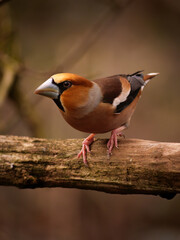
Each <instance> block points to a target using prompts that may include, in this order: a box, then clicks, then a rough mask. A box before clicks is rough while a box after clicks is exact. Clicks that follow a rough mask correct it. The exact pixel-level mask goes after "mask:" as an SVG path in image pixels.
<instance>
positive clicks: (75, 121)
mask: <svg viewBox="0 0 180 240" xmlns="http://www.w3.org/2000/svg"><path fill="white" fill-rule="evenodd" d="M62 115H63V117H64V119H65V120H66V121H67V122H68V123H69V124H70V125H71V126H72V127H73V128H75V129H77V130H79V131H82V132H87V133H105V132H109V131H112V130H113V129H116V128H118V127H120V126H122V125H124V124H126V123H127V122H128V121H129V118H130V115H131V114H129V113H128V112H126V111H122V112H121V113H119V114H115V113H114V110H113V109H112V107H111V108H107V107H106V108H102V107H101V108H99V107H98V108H97V109H96V110H95V111H93V112H92V113H89V114H88V115H86V116H84V117H82V118H75V117H72V116H71V115H68V114H62Z"/></svg>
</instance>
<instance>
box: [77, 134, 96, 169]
mask: <svg viewBox="0 0 180 240" xmlns="http://www.w3.org/2000/svg"><path fill="white" fill-rule="evenodd" d="M94 136H95V134H94V133H92V134H90V135H89V136H88V137H87V138H86V139H85V140H84V141H83V142H82V149H81V151H80V152H79V154H78V158H80V157H81V155H82V156H83V162H84V164H85V165H86V166H88V162H87V156H86V153H87V152H90V149H89V146H90V145H91V143H92V142H94Z"/></svg>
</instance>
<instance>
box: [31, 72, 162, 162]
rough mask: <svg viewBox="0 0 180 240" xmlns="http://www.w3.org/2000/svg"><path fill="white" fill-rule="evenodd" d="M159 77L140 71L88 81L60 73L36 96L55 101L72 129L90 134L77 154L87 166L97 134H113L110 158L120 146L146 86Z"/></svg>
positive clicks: (110, 141) (108, 144)
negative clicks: (118, 139)
mask: <svg viewBox="0 0 180 240" xmlns="http://www.w3.org/2000/svg"><path fill="white" fill-rule="evenodd" d="M156 75H158V73H149V74H147V75H143V74H142V71H138V72H136V73H133V74H127V75H125V74H118V75H114V76H110V77H106V78H101V79H96V80H94V81H89V80H87V79H86V78H83V77H81V76H78V75H76V74H72V73H59V74H55V75H53V76H52V77H50V78H49V79H48V80H47V81H45V82H44V83H43V84H42V85H40V86H39V87H38V88H37V89H36V90H35V93H36V94H40V95H43V96H46V97H49V98H52V99H53V101H54V102H55V104H56V105H57V107H58V108H59V111H60V112H61V114H62V116H63V118H64V119H65V120H66V122H68V123H69V124H70V125H71V126H72V127H74V128H75V129H77V130H79V131H82V132H87V133H91V134H90V135H89V136H88V137H87V138H86V139H85V140H84V141H83V143H82V149H81V151H80V153H79V154H78V158H79V157H80V156H81V155H82V156H83V161H84V163H85V164H86V165H87V158H86V152H90V149H89V145H90V144H91V143H92V142H93V141H94V135H95V134H96V133H106V132H109V131H111V137H110V139H109V141H108V143H107V149H108V153H109V155H110V154H111V152H112V149H113V147H114V146H115V147H118V144H117V136H123V134H122V131H123V130H124V129H125V128H127V127H128V125H129V123H130V119H131V117H132V115H133V113H134V110H135V108H136V104H137V102H138V100H139V98H140V96H141V93H142V90H143V88H144V86H145V85H146V83H147V82H148V81H149V79H151V78H153V77H155V76H156Z"/></svg>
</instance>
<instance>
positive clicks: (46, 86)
mask: <svg viewBox="0 0 180 240" xmlns="http://www.w3.org/2000/svg"><path fill="white" fill-rule="evenodd" d="M34 93H36V94H39V95H43V96H45V97H49V98H52V99H58V97H59V88H58V86H57V85H55V84H54V83H53V80H52V78H49V79H48V80H47V81H45V82H44V83H43V84H41V85H40V86H39V87H38V88H37V89H36V90H35V91H34Z"/></svg>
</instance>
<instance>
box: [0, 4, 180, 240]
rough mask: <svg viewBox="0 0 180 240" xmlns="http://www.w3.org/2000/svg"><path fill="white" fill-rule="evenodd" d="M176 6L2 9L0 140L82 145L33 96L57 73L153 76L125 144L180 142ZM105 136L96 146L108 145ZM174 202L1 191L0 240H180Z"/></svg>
mask: <svg viewBox="0 0 180 240" xmlns="http://www.w3.org/2000/svg"><path fill="white" fill-rule="evenodd" d="M179 26H180V2H179V1H178V0H174V1H173V0H151V1H143V0H131V1H129V0H112V1H110V0H76V1H73V0H67V1H62V0H59V1H58V0H47V1H43V0H36V1H23V0H14V1H7V2H6V1H5V3H3V0H1V1H0V116H1V117H0V134H8V135H25V136H35V137H46V138H59V139H65V138H82V137H85V136H87V134H85V133H81V132H78V131H76V130H74V129H72V128H71V127H70V126H69V125H67V123H65V122H64V120H63V119H62V117H61V115H60V114H59V111H58V109H57V107H56V106H55V104H54V103H53V102H52V101H50V100H49V99H45V98H42V97H40V96H36V95H34V94H33V92H34V90H35V88H36V87H37V86H39V85H40V84H41V83H42V82H43V81H45V80H46V79H47V78H49V76H50V75H52V74H54V73H57V72H73V73H77V74H79V75H82V76H85V77H87V78H89V79H93V78H98V77H103V76H108V75H112V74H118V73H133V72H135V71H137V70H144V71H145V73H148V72H160V75H159V76H158V77H156V78H155V79H153V80H152V81H151V82H150V83H149V84H148V86H147V87H146V88H145V90H144V92H143V96H142V98H141V100H140V102H139V104H138V107H137V109H136V112H135V114H134V116H133V118H132V122H131V126H130V128H129V129H128V130H127V131H126V132H125V134H126V137H127V138H130V137H131V138H142V139H150V140H157V141H171V142H179V141H180V130H179V123H180V111H179V108H180V107H179V106H180V97H179V90H180V80H179V67H180V61H179V59H180V54H179V52H180V51H179V50H180V48H179V43H180V27H179ZM108 136H109V134H104V135H99V136H98V137H101V138H104V137H108ZM179 216H180V197H179V196H176V197H175V198H174V199H172V200H170V201H168V200H166V199H162V198H160V197H153V196H143V195H139V196H137V195H132V196H123V195H111V194H105V193H99V192H95V191H83V190H75V189H60V188H57V189H34V190H19V189H16V188H11V187H0V240H10V239H13V240H14V239H15V240H26V239H27V240H30V239H34V240H39V239H40V240H41V239H43V240H56V239H62V240H72V239H73V240H74V239H75V240H76V239H77V240H81V239H133V240H134V239H140V240H141V239H145V240H150V239H158V240H159V239H160V240H161V239H163V240H166V239H167V240H175V239H180V218H179Z"/></svg>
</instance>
